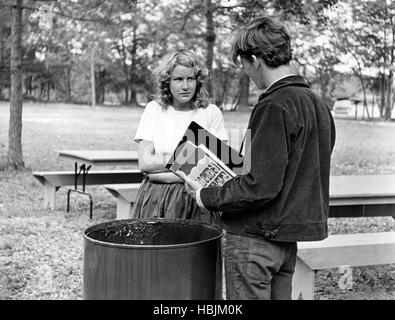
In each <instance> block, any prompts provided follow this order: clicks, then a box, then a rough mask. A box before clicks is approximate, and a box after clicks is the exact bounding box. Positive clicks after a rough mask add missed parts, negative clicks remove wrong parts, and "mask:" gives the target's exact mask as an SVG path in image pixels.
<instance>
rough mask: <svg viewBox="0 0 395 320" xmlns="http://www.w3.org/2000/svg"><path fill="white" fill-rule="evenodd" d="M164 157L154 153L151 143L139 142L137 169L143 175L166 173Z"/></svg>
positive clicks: (165, 158)
mask: <svg viewBox="0 0 395 320" xmlns="http://www.w3.org/2000/svg"><path fill="white" fill-rule="evenodd" d="M166 162H167V157H166V155H163V154H157V153H155V148H154V144H153V142H152V141H146V140H141V141H140V142H139V169H140V171H141V172H145V173H158V172H166V173H169V170H168V169H167V168H166V167H165V166H166Z"/></svg>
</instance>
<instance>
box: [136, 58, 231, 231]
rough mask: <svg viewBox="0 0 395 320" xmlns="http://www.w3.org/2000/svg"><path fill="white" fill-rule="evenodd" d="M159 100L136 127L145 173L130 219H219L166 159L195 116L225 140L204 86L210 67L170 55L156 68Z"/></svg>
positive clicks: (221, 123)
mask: <svg viewBox="0 0 395 320" xmlns="http://www.w3.org/2000/svg"><path fill="white" fill-rule="evenodd" d="M153 74H154V79H155V84H156V91H157V95H156V99H155V100H153V101H151V102H149V103H148V104H147V106H146V107H145V110H144V113H143V115H142V117H141V120H140V123H139V126H138V128H137V132H136V136H135V141H136V142H138V143H139V168H140V170H141V171H142V172H144V173H145V174H146V177H145V178H144V180H143V182H142V184H141V187H140V189H139V191H138V193H137V197H136V201H135V202H134V205H133V207H132V211H131V218H151V217H157V218H170V219H172V218H183V219H198V220H201V221H205V222H212V223H218V222H219V216H218V214H215V213H210V212H208V211H204V210H202V209H200V208H199V207H198V206H197V203H196V201H195V200H194V199H193V198H192V197H191V196H190V195H189V194H188V193H187V192H186V190H185V186H184V183H183V181H182V180H181V179H180V178H179V177H177V176H176V175H175V174H174V173H172V172H170V171H169V170H167V169H166V168H165V165H166V163H167V160H168V159H169V157H170V155H171V154H172V152H173V151H174V149H175V148H176V146H177V145H178V143H179V141H180V140H181V138H182V137H183V135H184V133H185V131H186V129H187V128H188V126H189V124H190V122H191V121H192V120H193V121H195V122H197V123H198V124H200V125H201V126H202V127H203V128H205V129H206V130H208V131H210V132H211V133H213V134H214V135H216V136H217V137H219V138H220V139H222V140H226V130H225V126H224V121H223V118H222V113H221V111H220V110H219V108H218V107H217V106H215V105H214V104H209V102H208V95H207V92H206V90H205V89H204V87H203V85H204V82H205V79H206V78H207V76H208V70H207V68H206V67H205V66H204V64H203V63H201V62H200V61H199V60H198V58H197V57H196V56H195V54H193V53H192V52H191V51H189V50H181V51H176V52H173V53H170V54H168V55H166V56H165V57H164V58H163V60H162V61H161V63H160V65H159V67H157V68H156V69H155V70H154V72H153Z"/></svg>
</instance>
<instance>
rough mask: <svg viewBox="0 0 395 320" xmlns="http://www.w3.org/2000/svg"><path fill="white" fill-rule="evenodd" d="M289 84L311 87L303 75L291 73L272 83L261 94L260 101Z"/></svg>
mask: <svg viewBox="0 0 395 320" xmlns="http://www.w3.org/2000/svg"><path fill="white" fill-rule="evenodd" d="M287 86H298V87H307V88H309V87H310V86H309V85H308V84H307V82H306V80H305V79H304V78H303V77H302V76H299V75H289V76H286V77H284V78H281V79H279V80H277V81H276V82H274V83H273V84H271V85H270V87H269V88H268V89H267V90H266V91H265V92H264V93H262V94H261V95H260V96H259V99H258V101H261V100H262V99H264V98H266V97H267V96H268V95H270V94H272V93H273V92H274V91H276V90H277V89H280V88H283V87H287Z"/></svg>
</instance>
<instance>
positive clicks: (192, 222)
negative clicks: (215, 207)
mask: <svg viewBox="0 0 395 320" xmlns="http://www.w3.org/2000/svg"><path fill="white" fill-rule="evenodd" d="M134 222H136V223H137V222H139V223H141V222H143V223H144V222H145V223H147V224H158V223H162V224H163V223H170V224H176V223H177V224H180V223H181V224H184V225H189V226H193V225H195V226H200V227H204V226H205V227H207V228H209V229H212V230H215V231H217V232H218V235H216V236H212V237H209V238H208V239H204V240H200V241H194V242H186V243H178V244H163V245H161V244H159V245H141V244H120V243H112V242H106V241H101V240H96V239H93V238H91V237H89V234H90V233H92V232H93V231H97V230H100V229H102V228H103V227H105V226H117V225H122V224H130V223H134ZM225 233H226V232H225V230H224V229H222V228H221V227H220V226H217V225H215V224H212V223H207V222H201V221H197V220H186V219H166V218H158V219H124V220H115V221H110V222H103V223H100V224H96V225H93V226H90V227H89V228H87V229H86V230H85V231H84V233H83V237H84V239H85V240H86V241H89V242H90V243H94V244H97V245H100V246H106V247H113V248H121V249H137V250H139V249H141V250H147V249H148V250H157V249H178V248H189V247H194V246H200V245H202V244H205V243H208V242H213V241H216V240H218V239H221V238H222V237H223V236H224V235H225Z"/></svg>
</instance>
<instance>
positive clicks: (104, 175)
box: [57, 150, 138, 217]
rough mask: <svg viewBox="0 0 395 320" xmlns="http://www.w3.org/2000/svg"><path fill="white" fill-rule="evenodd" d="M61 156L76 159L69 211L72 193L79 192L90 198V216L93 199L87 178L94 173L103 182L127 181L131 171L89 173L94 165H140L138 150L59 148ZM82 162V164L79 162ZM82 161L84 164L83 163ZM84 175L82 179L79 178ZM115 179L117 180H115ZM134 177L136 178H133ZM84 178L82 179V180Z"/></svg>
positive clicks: (68, 202)
mask: <svg viewBox="0 0 395 320" xmlns="http://www.w3.org/2000/svg"><path fill="white" fill-rule="evenodd" d="M57 152H58V154H59V157H63V158H66V159H70V160H74V189H69V190H68V192H67V212H69V210H70V194H71V192H77V193H80V194H82V195H86V196H88V197H89V200H90V217H92V210H93V209H92V208H93V199H92V196H91V194H90V193H87V192H85V186H86V183H87V179H89V178H91V176H92V175H97V176H98V177H99V178H101V179H102V182H101V183H102V184H105V183H108V181H110V180H111V181H112V182H111V183H114V182H115V183H125V181H124V179H125V177H126V176H125V175H129V174H130V172H125V175H123V174H122V172H118V171H114V170H111V171H106V172H99V173H92V172H91V173H89V170H90V169H91V167H92V166H93V165H95V166H96V165H101V166H103V165H131V166H134V167H135V168H137V166H138V151H132V150H58V151H57ZM79 163H80V164H79ZM81 163H82V164H81ZM80 177H82V179H79V178H80ZM114 179H115V180H114ZM133 179H134V178H133ZM81 180H82V181H81ZM79 181H81V184H80V185H81V188H82V190H78V182H79Z"/></svg>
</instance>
